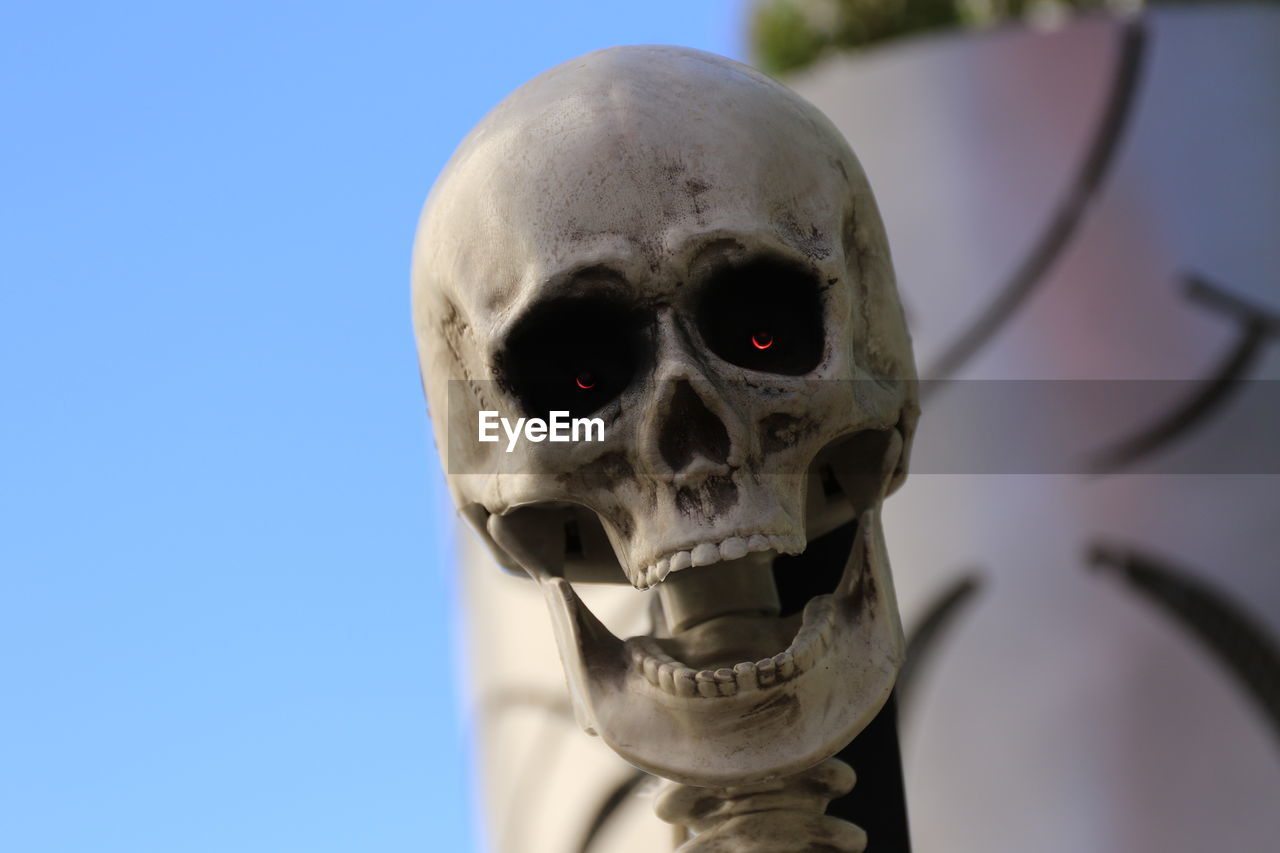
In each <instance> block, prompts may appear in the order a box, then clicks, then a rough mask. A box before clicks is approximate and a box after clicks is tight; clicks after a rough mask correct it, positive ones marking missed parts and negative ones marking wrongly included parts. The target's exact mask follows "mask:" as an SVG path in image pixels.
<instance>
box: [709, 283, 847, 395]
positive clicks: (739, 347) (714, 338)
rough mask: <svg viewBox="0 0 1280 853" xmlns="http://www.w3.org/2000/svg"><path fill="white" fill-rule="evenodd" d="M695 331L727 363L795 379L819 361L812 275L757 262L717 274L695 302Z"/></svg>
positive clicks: (817, 299) (817, 302) (818, 311)
mask: <svg viewBox="0 0 1280 853" xmlns="http://www.w3.org/2000/svg"><path fill="white" fill-rule="evenodd" d="M698 330H699V331H700V332H701V333H702V338H703V340H705V341H706V342H707V346H708V347H710V349H711V351H712V352H714V353H715V354H716V355H718V356H719V357H720V358H722V359H724V360H725V361H727V362H730V363H731V364H736V365H738V366H739V367H745V368H748V369H749V370H759V371H762V372H765V373H780V374H783V375H787V376H800V375H803V374H805V373H808V372H809V371H811V370H813V369H814V368H815V367H817V366H818V362H819V361H821V359H822V351H823V343H824V341H823V324H822V294H821V292H820V289H819V286H818V279H817V277H816V276H815V275H814V273H813V272H812V271H811V270H808V269H805V268H803V267H800V266H798V265H796V264H792V263H789V262H787V261H783V260H779V259H774V258H761V259H756V260H753V261H749V262H747V263H745V264H740V265H736V266H731V267H728V268H726V269H723V270H721V271H719V272H717V273H716V274H715V275H713V276H712V277H711V279H710V280H709V281H708V282H707V284H706V286H705V290H704V292H703V294H702V298H701V299H700V301H699V303H698Z"/></svg>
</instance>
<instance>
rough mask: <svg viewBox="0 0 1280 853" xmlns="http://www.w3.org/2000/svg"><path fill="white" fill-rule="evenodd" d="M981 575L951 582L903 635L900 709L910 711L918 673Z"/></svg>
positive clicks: (969, 600)
mask: <svg viewBox="0 0 1280 853" xmlns="http://www.w3.org/2000/svg"><path fill="white" fill-rule="evenodd" d="M982 583H983V581H982V575H980V574H979V573H978V572H977V571H972V572H969V573H968V574H965V575H963V576H962V577H961V578H960V579H959V580H956V581H953V582H952V584H951V585H950V586H948V587H947V588H946V589H945V590H944V591H943V592H942V593H941V594H940V595H938V596H937V597H935V598H934V600H933V603H932V604H930V605H929V607H928V608H927V609H926V610H925V614H924V618H922V619H921V620H920V622H919V624H917V625H916V627H915V629H914V630H913V631H912V632H911V636H910V637H908V638H907V656H906V660H905V661H903V664H902V669H900V670H898V686H897V688H896V690H897V694H898V704H899V706H900V707H902V709H903V711H904V712H908V711H910V703H911V697H912V696H913V695H915V689H916V685H917V684H919V681H920V677H921V676H920V674H921V673H922V672H924V671H925V669H926V666H927V664H928V663H929V662H930V661H932V660H933V657H934V655H935V653H936V652H937V651H938V649H939V648H941V644H942V640H943V639H944V638H945V637H946V636H947V635H948V634H949V633H950V631H951V629H952V628H953V627H954V626H955V623H956V621H957V620H958V619H959V618H960V615H961V613H962V612H964V610H965V609H966V608H968V607H969V606H970V605H972V603H973V600H974V596H976V595H977V593H978V592H979V591H980V590H981V589H982Z"/></svg>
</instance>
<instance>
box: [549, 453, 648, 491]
mask: <svg viewBox="0 0 1280 853" xmlns="http://www.w3.org/2000/svg"><path fill="white" fill-rule="evenodd" d="M635 477H636V472H635V469H634V468H633V467H631V462H630V461H628V460H627V457H626V456H625V455H624V454H623V453H621V452H620V451H617V450H611V451H609V452H607V453H602V454H600V455H599V456H597V457H596V458H595V459H592V460H591V461H590V462H587V463H586V464H585V465H583V466H582V467H580V468H576V469H574V470H573V471H566V472H564V473H562V474H558V475H557V476H556V479H557V480H558V481H559V482H560V483H562V484H564V485H573V486H574V487H575V488H581V489H588V490H592V491H595V490H600V489H604V490H610V489H613V488H615V487H616V486H617V485H618V484H619V483H622V482H629V481H633V480H635Z"/></svg>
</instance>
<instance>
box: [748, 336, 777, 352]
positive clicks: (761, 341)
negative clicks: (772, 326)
mask: <svg viewBox="0 0 1280 853" xmlns="http://www.w3.org/2000/svg"><path fill="white" fill-rule="evenodd" d="M751 345H752V346H753V347H755V348H756V349H768V348H769V347H771V346H773V335H771V334H769V333H768V332H756V333H755V334H754V335H752V336H751Z"/></svg>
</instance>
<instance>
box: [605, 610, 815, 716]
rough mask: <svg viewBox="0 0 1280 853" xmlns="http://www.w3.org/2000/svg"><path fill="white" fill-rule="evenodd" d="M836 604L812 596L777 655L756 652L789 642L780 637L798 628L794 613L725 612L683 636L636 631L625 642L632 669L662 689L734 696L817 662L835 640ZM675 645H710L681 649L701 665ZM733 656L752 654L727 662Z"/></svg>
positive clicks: (779, 680)
mask: <svg viewBox="0 0 1280 853" xmlns="http://www.w3.org/2000/svg"><path fill="white" fill-rule="evenodd" d="M837 609H838V608H837V606H836V601H835V599H834V597H833V596H831V595H821V596H818V597H816V598H813V599H811V600H810V601H809V603H808V605H806V606H805V609H804V613H803V615H802V617H801V618H800V619H799V620H798V621H799V630H798V631H795V632H794V637H793V638H792V639H791V641H790V643H789V644H787V645H786V647H785V649H784V650H783V651H781V652H778V653H777V654H774V655H767V656H760V657H756V655H757V654H759V651H758V650H759V649H760V648H778V646H780V645H782V643H783V642H785V639H778V638H779V637H784V638H785V636H787V635H789V634H791V632H792V631H794V626H795V624H796V622H797V620H796V619H795V617H791V618H788V619H779V618H777V617H771V616H738V615H728V616H721V617H718V618H716V619H711V620H708V621H707V622H704V623H702V624H700V625H699V626H697V627H696V628H694V629H692V630H691V631H689V632H686V636H685V637H682V638H681V641H673V640H669V639H658V638H655V637H647V636H645V637H632V638H630V639H629V640H627V641H626V644H625V648H626V649H627V652H628V653H629V655H630V658H631V666H632V668H633V670H634V671H636V672H638V673H640V674H642V675H643V676H644V678H645V679H646V680H647V681H648V682H649V683H650V684H652V685H653V686H654V687H657V688H658V689H660V690H661V691H662V692H664V693H668V694H670V695H672V696H680V697H693V696H701V697H704V698H714V697H717V696H736V695H738V694H739V693H741V692H746V691H751V690H760V689H764V688H767V687H772V686H774V685H775V684H782V683H784V682H786V681H789V680H791V679H793V678H796V677H797V676H799V675H801V674H802V673H804V672H807V671H809V670H810V669H813V668H814V667H815V666H816V665H817V664H819V663H820V662H821V660H822V658H823V657H825V656H826V654H827V653H828V652H829V651H830V649H831V648H832V645H833V638H834V635H835V624H836V613H837ZM789 629H790V630H789ZM717 635H719V636H717ZM699 641H705V642H699ZM672 646H687V647H690V648H697V647H702V648H704V649H706V651H703V652H701V653H698V652H695V653H694V654H692V655H690V654H685V655H682V656H684V657H686V658H688V660H689V661H690V662H692V663H694V664H696V665H697V666H698V667H699V668H695V667H694V666H691V665H690V664H689V663H686V662H685V661H681V660H677V659H676V658H675V657H674V656H673V655H672V654H671V653H670V652H669V651H668V649H669V648H671V647H672ZM734 656H743V657H748V656H749V657H750V658H751V659H748V660H739V661H737V662H736V663H729V661H730V660H732V658H733V657H734Z"/></svg>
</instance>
